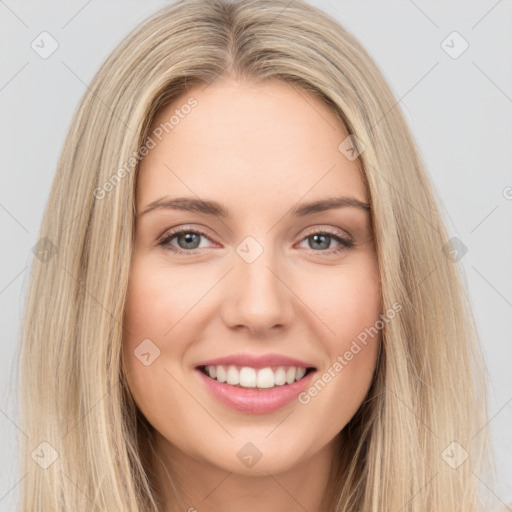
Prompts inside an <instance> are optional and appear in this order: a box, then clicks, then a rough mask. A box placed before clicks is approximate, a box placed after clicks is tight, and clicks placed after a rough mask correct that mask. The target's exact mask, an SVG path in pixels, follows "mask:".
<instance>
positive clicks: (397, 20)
mask: <svg viewBox="0 0 512 512" xmlns="http://www.w3.org/2000/svg"><path fill="white" fill-rule="evenodd" d="M166 3H168V2H163V1H155V0H153V1H144V2H142V1H126V0H124V1H122V2H121V1H112V0H111V1H103V2H100V1H98V0H89V1H74V0H73V1H69V0H68V1H52V2H44V3H43V2H41V3H38V2H35V1H34V2H29V1H15V0H5V1H2V0H0V39H1V46H0V51H1V62H2V66H1V68H0V104H1V109H2V110H1V112H2V115H1V116H0V155H1V158H2V162H1V164H2V165H1V188H0V228H1V230H2V234H1V240H2V250H1V253H0V258H1V261H0V315H1V319H0V322H1V334H2V340H1V347H2V357H1V358H0V382H1V396H0V429H1V430H0V431H1V438H0V446H1V453H0V468H1V469H0V510H19V509H20V507H19V505H17V503H19V496H18V492H19V488H20V485H19V484H20V481H21V480H22V478H23V475H22V474H21V473H20V472H19V468H18V464H17V460H16V459H17V454H18V453H19V446H18V443H19V442H21V440H22V438H23V436H24V435H25V434H24V433H23V432H22V431H21V430H20V429H19V428H18V426H17V397H16V384H15V381H14V378H15V377H16V374H15V373H14V369H15V368H14V364H13V362H14V357H15V351H16V345H17V334H18V332H19V326H20V320H21V312H22V306H23V298H24V295H25V293H26V288H27V283H28V277H29V273H28V265H29V263H30V261H31V258H32V252H31V249H32V247H33V246H34V245H35V244H36V242H37V240H38V230H39V224H40V221H41V217H42V213H43V208H44V206H45V204H46V201H47V198H48V193H49V190H50V185H51V181H52V179H53V175H54V172H55V168H56V163H57V159H58V156H59V154H60V151H61V149H62V145H63V142H64V138H65V136H66V133H67V130H68V128H69V125H70V122H71V119H72V116H73V114H74V111H75V109H76V107H77V105H78V102H79V100H80V98H81V96H82V95H83V94H84V92H85V90H86V87H87V84H88V83H89V82H90V80H91V79H92V77H93V75H94V74H95V73H96V71H97V70H98V68H99V66H100V64H101V63H102V62H103V60H104V59H105V58H106V57H107V55H108V54H109V53H110V52H111V51H112V50H113V48H114V47H115V46H116V45H117V43H118V42H119V41H120V40H121V38H122V37H124V35H125V34H127V33H128V32H129V31H130V29H131V28H133V27H134V26H135V25H136V24H138V23H139V22H140V21H141V20H143V19H144V18H146V17H147V16H149V15H150V14H151V13H153V12H154V11H155V10H157V9H158V8H159V7H161V6H163V5H165V4H166ZM311 3H312V4H313V5H317V6H319V7H321V8H322V9H324V10H325V11H327V12H328V13H329V14H331V15H333V16H334V17H335V18H337V19H338V20H339V21H340V22H341V23H342V24H343V25H344V26H345V27H346V28H347V29H348V30H349V31H351V32H352V33H353V34H354V35H355V36H356V37H357V38H358V39H359V41H360V42H361V43H362V44H363V46H365V48H366V49H367V50H368V51H369V53H370V54H371V55H372V56H373V58H374V59H375V60H376V62H377V64H378V65H379V66H380V67H381V69H382V71H383V73H384V74H385V76H386V78H387V80H388V81H389V83H390V85H391V87H392V88H393V91H394V93H395V95H396V98H397V100H399V105H400V107H401V108H402V109H403V111H404V113H405V115H406V118H407V120H408V122H409V125H410V127H411V129H412V131H413V134H414V136H415V138H416V140H417V143H418V145H419V148H420V151H421V154H422V157H423V159H424V161H425V163H426V165H427V168H428V172H429V173H430V176H431V178H432V180H433V182H434V186H435V188H436V191H437V193H438V194H439V197H440V201H441V202H442V208H443V212H444V215H445V218H446V222H447V225H448V230H449V233H450V235H451V236H456V237H458V238H459V239H460V240H461V241H462V243H463V244H464V245H465V246H466V247H467V249H468V251H467V253H466V254H465V255H464V256H463V258H462V259H461V260H460V262H459V263H458V265H460V266H462V267H463V270H464V275H465V279H466V282H467V287H468V289H469V292H470V296H471V299H472V303H473V305H474V310H475V313H476V317H477V322H478V327H479V332H480V335H481V339H482V345H483V348H484V351H485V358H486V363H487V365H488V368H489V374H490V378H489V389H490V393H491V401H490V405H489V418H490V422H489V425H488V428H490V430H491V434H492V438H493V442H494V447H495V448H494V449H495V452H496V457H497V472H498V478H499V484H498V487H497V488H494V489H492V490H491V491H492V493H493V494H495V495H496V497H497V500H498V502H500V501H502V502H512V478H511V477H512V428H511V427H512V371H510V368H509V367H510V365H511V363H512V338H511V330H512V329H511V324H510V321H509V319H510V318H511V313H512V271H511V263H512V237H511V231H512V230H511V227H512V188H511V187H512V171H511V164H512V149H511V148H512V128H511V122H510V120H511V113H512V58H511V54H512V44H511V43H512V31H511V30H510V28H511V27H512V5H511V3H510V2H509V1H506V0H505V1H503V0H500V1H496V0H479V1H467V2H453V1H452V2H450V3H449V4H448V3H447V2H439V1H436V2H433V1H427V0H421V1H420V0H416V1H413V0H396V1H385V2H383V1H380V2H377V1H368V0H358V1H343V0H342V1H336V0H331V1H330V2H329V1H326V0H325V1H319V0H316V1H311ZM43 31H47V32H49V33H50V34H51V35H52V37H53V38H55V39H56V40H57V42H58V45H59V46H58V49H57V50H56V51H55V52H54V53H53V54H52V55H51V56H50V57H48V58H47V59H43V58H41V57H40V56H39V55H38V54H37V53H36V52H35V51H34V50H33V49H32V48H31V43H32V41H33V40H35V39H36V38H37V36H38V35H39V34H40V33H41V32H43ZM453 31H457V32H459V33H460V34H461V35H462V37H463V38H464V39H465V40H466V41H467V42H468V43H469V48H468V49H467V50H466V51H465V52H464V53H462V55H460V56H459V57H458V58H452V57H450V56H449V55H448V54H447V53H446V52H445V50H444V49H443V47H442V46H441V43H442V41H443V40H445V39H446V37H447V36H448V35H449V34H451V33H452V32H453ZM448 41H450V39H448ZM449 44H452V43H449ZM453 45H454V50H452V51H456V50H457V49H458V48H460V45H459V43H458V42H456V41H455V43H453ZM507 187H508V188H507ZM486 484H487V482H485V481H483V479H482V486H484V488H485V486H486ZM511 510H512V509H511Z"/></svg>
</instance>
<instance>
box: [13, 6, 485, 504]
mask: <svg viewBox="0 0 512 512" xmlns="http://www.w3.org/2000/svg"><path fill="white" fill-rule="evenodd" d="M41 238H42V239H43V240H44V244H45V247H47V248H48V247H49V248H52V250H51V251H47V252H46V253H45V255H46V256H45V257H44V258H36V259H35V260H34V268H33V277H32V281H31V285H30V289H29V292H28V300H27V306H26V316H25V321H24V326H23V329H22V346H21V348H22V351H21V355H22V360H21V362H22V370H23V375H24V381H23V392H24V401H23V404H24V411H25V417H24V421H25V425H26V427H25V428H26V429H27V430H28V432H29V440H28V442H27V446H26V462H25V464H26V468H27V472H28V473H29V474H28V476H27V477H26V478H25V479H24V481H23V484H24V486H25V487H24V508H25V509H26V510H92V509H99V510H123V511H124V510H140V511H142V510H145V511H146V510H153V511H165V512H171V511H172V512H174V511H177V510H198V511H207V510H223V511H230V510H234V509H235V508H236V509H237V510H239V509H243V510H245V511H251V510H260V509H261V508H266V509H269V510H273V511H280V510H287V511H289V510H309V511H339V512H341V511H344V512H348V511H361V512H362V511H365V512H366V511H370V510H373V511H377V510H378V511H379V512H386V511H396V510H402V511H411V512H413V511H417V512H419V511H422V512H426V511H433V510H450V511H456V510H459V511H464V512H468V511H477V510H484V509H485V506H486V505H485V504H484V500H483V497H482V496H481V495H480V493H479V486H480V481H479V479H478V477H477V475H478V476H480V475H483V471H484V470H486V468H487V466H486V458H485V457H486V456H487V455H488V453H489V442H488V438H487V429H485V428H484V429H482V426H483V425H485V424H486V388H485V373H484V372H485V368H484V366H483V363H482V361H483V357H482V354H481V352H480V348H479V344H478V340H477V337H476V334H475V327H474V322H473V318H472V314H471V311H470V309H469V307H468V303H467V300H466V297H465V295H464V291H463V288H462V286H461V284H460V278H459V275H458V270H457V267H456V265H455V264H454V262H453V261H452V260H451V259H450V258H449V257H448V255H449V252H450V246H449V244H448V236H447V234H446V231H445V228H444V225H443V222H442V220H441V218H440V215H439V211H438V208H437V205H436V201H435V197H434V195H433V192H432V189H431V186H430V184H429V182H428V180H427V177H426V174H425V171H424V168H423V164H422V162H421V160H420V158H419V156H418V153H417V150H416V147H415V144H414V141H413V139H412V137H411V135H410V133H409V130H408V128H407V125H406V123H405V121H404V119H403V116H402V114H401V112H400V109H399V107H398V106H397V105H396V100H395V99H394V97H393V95H392V93H391V92H390V89H389V87H388V85H387V84H386V82H385V80H384V78H383V76H382V74H381V73H380V71H379V70H378V69H377V67H376V66H375V64H374V63H373V61H372V59H371V58H370V57H369V56H368V54H367V53H366V52H365V51H364V49H363V48H362V47H361V46H360V44H359V43H357V41H356V40H355V39H354V38H353V37H352V36H351V35H350V34H348V33H347V32H346V31H345V30H344V29H343V28H342V27H340V26H339V24H337V23H336V22H335V21H334V20H332V19H331V18H330V17H328V16H327V15H326V14H325V13H323V12H321V11H319V10H318V9H316V8H314V7H311V6H309V5H307V4H306V3H303V2H301V1H295V2H292V3H289V2H285V1H284V0H282V1H281V0H279V1H270V0H248V1H244V2H237V3H233V2H226V1H220V0H218V1H215V2H210V1H207V0H190V1H182V2H178V3H175V4H172V5H170V6H168V7H165V8H164V9H162V10H161V11H159V12H158V13H156V14H155V15H154V16H152V17H151V18H150V19H149V20H147V21H146V22H145V23H143V24H141V25H140V26H139V27H137V28H136V29H135V30H134V31H133V33H131V34H130V35H129V36H128V37H127V38H126V39H125V40H124V41H123V42H122V43H121V44H120V45H119V46H118V47H117V48H116V49H115V50H114V52H113V53H112V55H110V56H109V58H108V59H107V61H106V62H105V63H104V65H103V66H102V68H101V69H100V71H99V72H98V74H97V76H96V77H95V78H94V80H93V82H92V84H91V86H90V88H89V90H88V92H87V94H86V96H85V97H84V99H83V100H82V102H81V104H80V107H79V109H78V111H77V113H76V115H75V118H74V120H73V123H72V126H71V129H70V132H69V135H68V138H67V139H66V143H65V146H64V149H63V153H62V156H61V159H60V162H59V166H58V170H57V174H56V177H55V180H54V184H53V188H52V191H51V195H50V199H49V203H48V207H47V210H46V212H45V216H44V219H43V222H42V227H41ZM197 242H198V243H197ZM317 244H320V246H318V245H317ZM48 254H49V255H48ZM50 311H51V313H50ZM27 430H26V431H27ZM42 461H43V462H42ZM486 481H487V482H488V481H489V480H488V479H487V480H486Z"/></svg>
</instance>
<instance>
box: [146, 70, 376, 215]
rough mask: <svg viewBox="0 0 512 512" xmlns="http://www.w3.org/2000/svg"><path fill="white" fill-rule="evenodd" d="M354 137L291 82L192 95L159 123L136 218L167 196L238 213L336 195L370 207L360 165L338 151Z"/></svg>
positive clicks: (230, 85) (214, 87)
mask: <svg viewBox="0 0 512 512" xmlns="http://www.w3.org/2000/svg"><path fill="white" fill-rule="evenodd" d="M187 105H194V106H193V107H192V108H190V107H189V106H188V107H187ZM152 134H157V136H155V135H152ZM347 135H348V134H347V132H346V131H345V130H344V128H343V127H342V126H341V124H340V122H339V120H338V118H337V117H336V115H335V114H334V113H333V112H331V111H330V110H329V108H328V107H327V106H326V105H325V104H323V103H322V102H321V101H319V100H318V99H317V98H315V97H313V96H312V95H311V94H309V93H308V92H306V91H304V90H303V89H299V88H298V87H296V86H291V85H289V84H286V83H284V82H280V81H267V82H262V83H259V84H252V83H248V82H245V81H244V82H240V81H235V80H225V81H221V82H215V83H213V84H211V85H209V86H207V87H205V86H201V87H196V88H192V89H190V90H189V91H188V92H187V93H185V94H183V95H182V96H181V97H179V98H177V99H176V100H175V101H173V102H172V103H171V104H169V105H167V106H166V107H164V108H162V109H161V110H160V111H159V112H158V113H157V115H156V117H155V119H154V121H153V124H152V127H151V130H150V136H151V137H152V139H153V140H154V142H155V143H156V145H155V147H153V149H151V150H150V152H149V154H148V155H147V156H146V157H145V158H144V159H143V160H142V161H141V165H140V167H139V175H138V184H137V185H138V186H137V189H138V190H137V210H138V211H140V210H141V209H142V208H143V207H144V206H145V205H147V204H149V203H150V202H151V201H154V200H155V199H158V198H161V197H162V196H164V195H168V196H171V197H174V196H182V195H188V196H190V195H195V196H198V197H200V198H203V197H205V198H206V197H207V198H211V199H217V200H219V201H222V202H223V203H225V204H231V203H232V204H235V205H238V207H239V213H243V212H248V211H249V210H251V209H254V208H257V209H260V211H261V208H263V207H264V206H265V205H269V204H283V203H290V204H292V203H293V202H296V201H297V200H299V199H300V198H302V197H304V199H308V200H311V199H314V198H316V197H321V196H325V195H331V196H332V195H335V194H339V195H350V196H353V197H355V198H357V199H359V200H360V201H362V202H367V199H368V198H367V194H366V190H365V187H364V184H363V180H362V179H361V176H360V171H359V169H358V166H357V164H356V163H355V161H350V160H349V159H347V158H346V157H345V155H344V154H343V153H342V152H340V150H339V149H338V146H339V145H340V143H341V142H342V141H343V140H344V139H345V138H346V137H347ZM235 209H236V208H235Z"/></svg>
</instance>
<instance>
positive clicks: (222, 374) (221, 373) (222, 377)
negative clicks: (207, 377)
mask: <svg viewBox="0 0 512 512" xmlns="http://www.w3.org/2000/svg"><path fill="white" fill-rule="evenodd" d="M216 370H217V377H216V378H217V380H218V381H219V382H226V378H227V377H226V370H224V368H223V367H222V366H216Z"/></svg>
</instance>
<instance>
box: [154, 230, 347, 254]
mask: <svg viewBox="0 0 512 512" xmlns="http://www.w3.org/2000/svg"><path fill="white" fill-rule="evenodd" d="M201 237H204V238H206V239H207V240H210V241H211V239H210V238H209V237H208V235H207V234H206V233H205V232H204V231H201V230H198V229H183V228H182V229H176V230H173V231H171V232H168V233H166V234H165V235H164V236H163V237H162V238H161V239H160V241H159V242H158V245H159V246H162V247H163V248H164V249H165V250H167V251H171V252H174V253H177V254H188V255H194V254H197V253H199V252H201V250H200V249H201V247H200V244H201ZM174 239H176V242H177V245H178V247H176V245H174V244H172V243H171V242H172V240H174ZM332 240H335V241H336V242H338V244H339V247H337V248H335V249H330V250H328V251H326V250H324V249H329V246H330V245H331V242H332ZM304 241H309V244H308V245H309V247H310V248H311V250H312V251H313V252H324V253H327V254H332V253H338V252H341V251H345V250H348V249H351V248H352V247H353V246H354V245H355V243H354V241H353V240H352V239H351V238H349V237H348V236H345V235H342V234H341V232H340V231H339V230H335V229H331V228H327V229H324V230H322V231H312V232H310V233H309V234H307V235H306V237H304V238H303V239H302V241H301V243H302V242H304ZM315 246H316V248H315Z"/></svg>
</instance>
